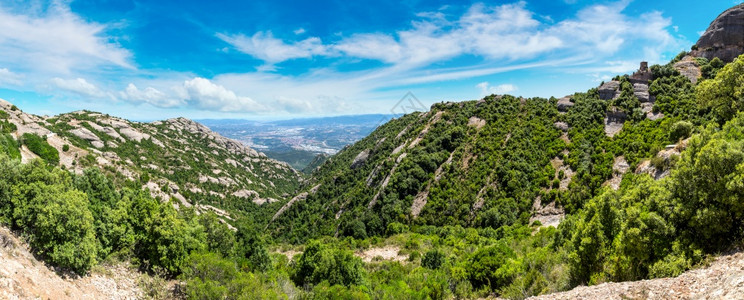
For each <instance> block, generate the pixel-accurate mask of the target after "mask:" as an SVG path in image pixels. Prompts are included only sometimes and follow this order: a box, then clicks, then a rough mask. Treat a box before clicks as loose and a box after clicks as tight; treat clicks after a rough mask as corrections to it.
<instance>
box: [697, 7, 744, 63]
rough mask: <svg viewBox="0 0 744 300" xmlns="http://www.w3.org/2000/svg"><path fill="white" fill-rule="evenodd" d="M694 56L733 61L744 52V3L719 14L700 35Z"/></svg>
mask: <svg viewBox="0 0 744 300" xmlns="http://www.w3.org/2000/svg"><path fill="white" fill-rule="evenodd" d="M696 46H697V50H695V51H692V53H691V54H692V55H693V56H697V57H705V58H707V59H713V58H714V57H718V58H720V59H721V60H723V61H725V62H731V61H733V60H734V59H735V58H736V57H738V56H739V55H740V54H742V53H744V4H739V5H737V6H734V7H732V8H729V9H728V10H726V11H724V12H723V13H722V14H721V15H719V16H718V18H716V19H715V20H713V22H712V23H710V26H709V27H708V29H707V30H705V33H703V35H702V36H701V37H700V39H699V40H698V42H697V44H696Z"/></svg>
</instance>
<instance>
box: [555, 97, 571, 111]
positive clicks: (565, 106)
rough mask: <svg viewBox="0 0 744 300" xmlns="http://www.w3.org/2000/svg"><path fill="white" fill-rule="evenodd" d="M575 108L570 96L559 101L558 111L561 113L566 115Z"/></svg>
mask: <svg viewBox="0 0 744 300" xmlns="http://www.w3.org/2000/svg"><path fill="white" fill-rule="evenodd" d="M573 106H574V103H573V102H572V101H571V97H570V96H566V97H563V98H561V99H558V111H559V112H562V113H566V112H568V110H569V109H571V107H573Z"/></svg>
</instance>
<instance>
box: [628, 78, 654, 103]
mask: <svg viewBox="0 0 744 300" xmlns="http://www.w3.org/2000/svg"><path fill="white" fill-rule="evenodd" d="M633 94H634V95H635V96H636V97H637V98H638V100H640V101H641V103H646V102H654V100H655V99H654V97H653V96H651V94H649V92H648V84H645V83H634V84H633Z"/></svg>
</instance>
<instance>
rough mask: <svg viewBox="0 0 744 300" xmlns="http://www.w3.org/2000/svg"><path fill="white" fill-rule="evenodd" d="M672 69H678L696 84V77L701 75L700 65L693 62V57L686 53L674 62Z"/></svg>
mask: <svg viewBox="0 0 744 300" xmlns="http://www.w3.org/2000/svg"><path fill="white" fill-rule="evenodd" d="M674 69H675V70H677V71H679V73H680V74H682V75H684V76H685V77H687V78H688V79H690V82H692V84H696V83H697V81H698V78H700V76H701V75H702V72H700V67H699V66H698V65H697V63H696V62H695V58H694V57H692V56H690V55H688V56H685V57H684V58H682V60H680V61H678V62H676V63H674Z"/></svg>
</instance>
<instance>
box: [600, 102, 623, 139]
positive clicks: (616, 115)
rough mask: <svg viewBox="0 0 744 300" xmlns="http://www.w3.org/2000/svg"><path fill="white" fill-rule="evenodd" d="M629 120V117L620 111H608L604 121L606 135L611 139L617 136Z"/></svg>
mask: <svg viewBox="0 0 744 300" xmlns="http://www.w3.org/2000/svg"><path fill="white" fill-rule="evenodd" d="M627 119H628V115H627V114H626V113H624V112H622V111H620V110H618V109H614V108H612V109H610V110H608V111H607V115H606V117H605V119H604V123H605V134H606V135H607V136H609V137H613V136H615V134H617V133H618V132H620V130H622V129H623V124H624V123H625V120H627Z"/></svg>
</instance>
